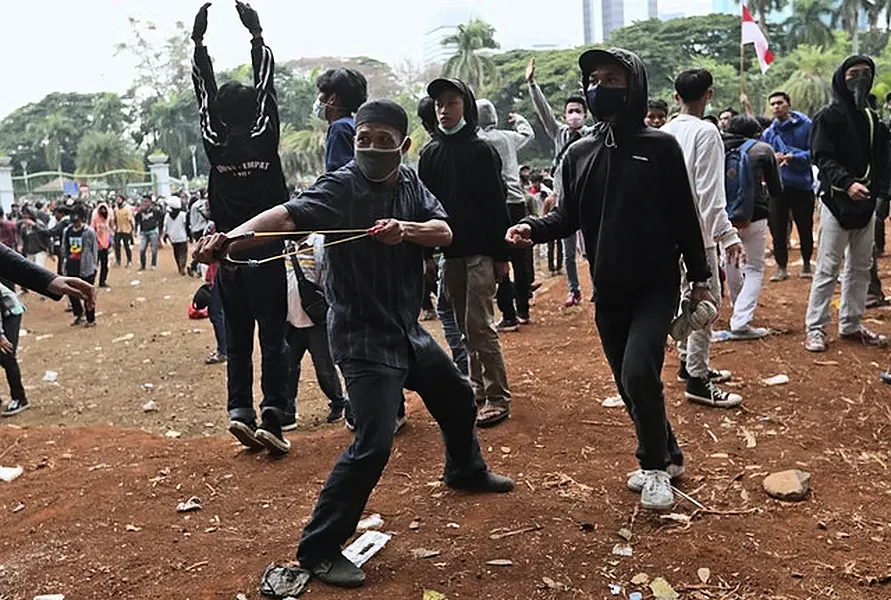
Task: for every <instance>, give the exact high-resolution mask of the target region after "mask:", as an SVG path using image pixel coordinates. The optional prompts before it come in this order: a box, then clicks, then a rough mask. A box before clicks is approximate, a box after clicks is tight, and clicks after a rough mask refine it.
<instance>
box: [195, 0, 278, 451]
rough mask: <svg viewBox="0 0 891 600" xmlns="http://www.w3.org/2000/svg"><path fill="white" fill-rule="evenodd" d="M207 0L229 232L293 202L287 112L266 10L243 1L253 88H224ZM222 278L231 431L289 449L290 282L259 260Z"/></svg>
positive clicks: (210, 91) (207, 78) (216, 148)
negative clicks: (257, 364)
mask: <svg viewBox="0 0 891 600" xmlns="http://www.w3.org/2000/svg"><path fill="white" fill-rule="evenodd" d="M209 7H210V3H207V4H205V5H204V6H203V7H202V8H201V9H200V10H199V11H198V15H197V16H196V17H195V26H194V29H193V30H192V39H193V40H194V41H195V55H194V62H193V68H192V80H193V83H194V85H195V94H196V96H197V98H198V114H199V117H200V129H201V137H202V141H203V144H204V151H205V152H206V154H207V158H208V159H209V160H210V165H211V169H210V177H209V181H208V189H207V193H208V203H209V208H210V214H209V217H210V219H211V220H212V221H213V222H214V223H215V224H216V227H217V230H218V231H220V232H226V231H231V230H232V229H234V228H235V227H237V226H238V225H240V224H241V223H244V222H245V221H247V220H248V219H250V218H251V217H254V216H256V215H258V214H260V213H262V212H263V211H264V210H267V209H269V208H272V207H274V206H279V205H280V204H281V203H282V202H285V201H286V200H287V199H288V189H287V186H286V185H285V176H284V173H283V171H282V164H281V159H280V157H279V153H278V143H279V115H278V105H277V101H276V94H275V86H274V73H275V63H274V60H273V57H272V51H271V50H270V49H269V47H268V46H267V45H266V44H265V43H264V42H263V29H262V27H261V26H260V19H259V17H258V16H257V12H256V11H255V10H254V9H252V8H251V7H250V6H248V5H247V4H243V3H241V2H237V3H236V8H237V10H238V15H239V17H240V18H241V22H242V24H243V25H244V26H245V27H246V28H247V29H248V31H250V33H251V35H252V37H253V39H252V42H251V45H252V49H251V59H252V62H253V67H254V85H253V86H250V87H249V86H246V85H243V84H241V83H239V82H235V81H233V82H228V83H226V84H224V85H223V86H222V87H220V88H219V89H217V85H216V80H215V78H214V72H213V65H212V64H211V60H210V57H209V56H208V53H207V48H205V47H204V42H203V39H204V34H205V33H206V32H207V10H208V8H209ZM283 251H284V243H283V242H282V241H281V240H279V241H273V242H267V243H266V244H264V245H263V246H261V247H258V248H252V249H251V250H249V251H247V252H246V253H245V254H243V255H241V256H236V257H235V258H238V259H251V258H254V259H256V258H263V257H267V256H273V255H276V254H281V253H282V252H283ZM216 277H217V279H216V284H215V285H218V286H219V290H220V296H221V299H222V303H223V308H224V312H225V313H226V326H227V336H226V344H227V349H226V350H227V351H226V354H227V356H228V362H227V387H228V413H229V432H230V433H232V435H234V436H235V437H236V438H237V439H238V441H239V442H241V443H242V444H243V445H245V446H247V447H249V448H255V449H264V448H266V449H269V451H270V452H272V453H274V454H284V453H286V452H288V450H289V449H290V443H289V442H288V440H286V439H285V438H284V437H283V436H282V432H281V425H282V421H283V419H284V415H285V411H286V408H287V393H286V389H287V388H286V386H287V379H288V370H289V351H288V346H287V344H286V343H285V335H286V331H287V316H288V302H287V297H288V285H287V280H286V279H285V266H284V263H283V262H282V261H272V262H269V263H266V264H263V265H260V266H258V267H247V266H245V267H241V266H239V267H233V268H228V266H227V267H225V268H220V269H219V270H218V271H217V276H216ZM255 327H258V328H259V336H260V355H261V357H262V375H261V377H262V380H261V388H262V390H263V402H262V403H261V405H260V406H261V424H260V426H259V428H258V427H257V425H256V418H257V417H256V412H255V410H254V399H253V379H254V370H253V362H252V361H253V351H254V328H255Z"/></svg>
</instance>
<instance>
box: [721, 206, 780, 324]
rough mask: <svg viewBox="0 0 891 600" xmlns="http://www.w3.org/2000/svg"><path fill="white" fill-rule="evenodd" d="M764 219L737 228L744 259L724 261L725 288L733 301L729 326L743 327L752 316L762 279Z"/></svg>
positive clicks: (748, 322) (764, 245)
mask: <svg viewBox="0 0 891 600" xmlns="http://www.w3.org/2000/svg"><path fill="white" fill-rule="evenodd" d="M768 229H769V227H768V225H767V219H762V220H760V221H755V222H754V223H750V224H749V226H748V227H745V228H743V229H740V230H739V238H740V239H741V240H742V245H743V248H745V249H746V262H745V263H743V264H740V265H739V266H738V267H736V266H733V265H731V264H729V263H728V264H727V266H726V268H725V272H726V274H727V288H728V291H729V292H730V302H731V304H733V316H732V317H731V318H730V330H731V331H739V330H740V329H745V328H746V326H748V325H749V324H750V323H751V322H752V318H753V317H754V316H755V309H756V308H757V307H758V297H759V296H761V285H762V284H763V283H764V251H765V249H766V248H767V231H768Z"/></svg>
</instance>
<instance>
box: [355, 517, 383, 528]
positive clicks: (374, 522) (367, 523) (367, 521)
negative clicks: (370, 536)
mask: <svg viewBox="0 0 891 600" xmlns="http://www.w3.org/2000/svg"><path fill="white" fill-rule="evenodd" d="M383 526H384V520H383V518H381V516H380V515H379V514H377V513H375V514H373V515H371V516H369V517H365V518H364V519H362V520H361V521H359V524H358V525H356V531H360V532H361V531H368V530H369V529H380V528H381V527H383Z"/></svg>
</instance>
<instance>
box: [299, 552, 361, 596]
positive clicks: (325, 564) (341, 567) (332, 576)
mask: <svg viewBox="0 0 891 600" xmlns="http://www.w3.org/2000/svg"><path fill="white" fill-rule="evenodd" d="M309 571H310V572H311V573H312V574H313V575H315V576H316V577H318V578H319V581H321V582H322V583H327V584H328V585H333V586H334V587H339V588H358V587H362V585H363V584H364V583H365V572H364V571H362V569H360V568H359V567H357V566H356V565H354V564H353V563H352V562H350V559H348V558H347V557H346V556H344V555H343V554H338V555H337V556H334V557H332V558H331V559H329V560H323V561H322V562H320V563H319V564H317V565H316V566H314V567H310V569H309Z"/></svg>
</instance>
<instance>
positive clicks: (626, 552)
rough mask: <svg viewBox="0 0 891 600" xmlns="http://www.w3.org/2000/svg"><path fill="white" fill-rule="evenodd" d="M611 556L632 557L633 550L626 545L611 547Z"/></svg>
mask: <svg viewBox="0 0 891 600" xmlns="http://www.w3.org/2000/svg"><path fill="white" fill-rule="evenodd" d="M613 554H614V555H616V556H633V555H634V550H633V549H632V548H631V546H629V545H627V544H616V545H615V546H613Z"/></svg>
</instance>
